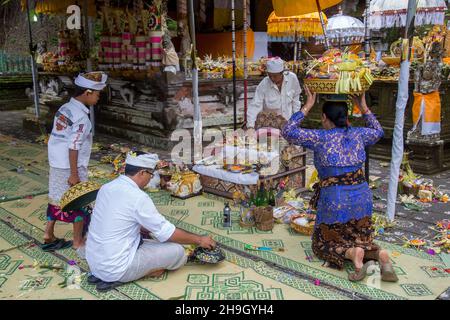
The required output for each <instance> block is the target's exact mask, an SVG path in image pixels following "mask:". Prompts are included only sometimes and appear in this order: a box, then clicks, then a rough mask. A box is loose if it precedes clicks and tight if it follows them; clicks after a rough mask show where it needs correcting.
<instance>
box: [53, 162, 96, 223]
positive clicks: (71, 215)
mask: <svg viewBox="0 0 450 320" xmlns="http://www.w3.org/2000/svg"><path fill="white" fill-rule="evenodd" d="M78 176H79V177H80V181H81V182H84V181H88V169H87V168H86V167H79V168H78ZM69 177H70V169H59V168H53V167H50V173H49V193H48V200H49V204H48V207H47V220H49V221H54V220H58V221H62V222H66V223H73V222H79V221H84V222H85V225H88V224H89V220H90V214H91V212H92V210H91V208H89V207H86V208H83V209H81V210H72V211H67V212H66V211H61V208H60V207H59V202H60V201H61V198H62V196H63V194H64V193H65V192H66V191H67V190H69V188H70V186H69V184H68V183H67V180H68V179H69Z"/></svg>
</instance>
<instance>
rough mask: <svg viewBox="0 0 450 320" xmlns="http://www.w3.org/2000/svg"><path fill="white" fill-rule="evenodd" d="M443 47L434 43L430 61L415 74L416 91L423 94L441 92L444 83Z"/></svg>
mask: <svg viewBox="0 0 450 320" xmlns="http://www.w3.org/2000/svg"><path fill="white" fill-rule="evenodd" d="M442 55H443V50H442V45H441V43H439V42H434V43H433V45H432V47H431V50H430V53H429V59H428V60H427V61H426V62H425V63H424V64H421V65H419V67H418V68H417V70H416V72H415V73H414V81H415V88H414V91H416V92H420V93H423V94H427V93H431V92H433V91H439V87H440V85H441V81H442V67H443V64H442Z"/></svg>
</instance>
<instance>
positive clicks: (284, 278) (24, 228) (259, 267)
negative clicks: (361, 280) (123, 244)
mask: <svg viewBox="0 0 450 320" xmlns="http://www.w3.org/2000/svg"><path fill="white" fill-rule="evenodd" d="M1 220H3V221H6V222H7V223H10V224H11V225H13V226H14V227H15V228H18V229H19V230H20V231H21V232H24V233H26V234H29V235H31V236H32V235H33V234H36V233H38V234H40V235H43V232H44V231H43V230H42V229H40V228H38V227H36V226H34V225H32V224H31V223H29V222H27V221H26V220H24V219H22V218H19V217H17V216H16V215H15V214H14V213H11V212H9V211H8V210H6V209H4V208H0V222H1ZM3 224H5V223H4V222H3ZM0 234H1V235H2V237H3V233H0ZM6 240H7V239H6ZM7 241H8V240H7ZM8 242H10V243H11V241H8ZM16 243H17V242H16ZM19 243H20V242H18V243H17V244H19ZM35 249H36V248H35ZM36 250H37V251H38V252H42V251H41V250H40V249H36ZM58 252H59V253H60V255H61V256H62V257H64V259H65V260H66V262H67V261H69V260H78V258H77V254H76V252H75V251H74V250H72V249H64V250H60V251H58ZM224 252H225V255H226V259H227V261H229V262H231V263H233V264H235V265H238V266H240V267H243V268H251V269H253V270H254V271H255V272H257V273H258V274H260V275H261V276H264V277H267V278H269V279H272V280H276V281H278V282H281V283H283V284H285V285H287V286H290V287H292V288H294V289H296V290H299V291H300V292H303V293H306V294H309V295H311V296H313V297H316V298H319V299H330V300H331V299H333V300H346V299H348V298H347V297H345V296H343V295H341V294H339V293H338V292H335V291H333V290H329V289H327V288H324V287H321V286H316V285H314V284H313V283H311V282H310V281H308V280H305V279H301V278H298V277H294V276H292V275H289V274H287V273H283V272H280V271H278V270H276V269H273V268H270V267H269V266H267V265H266V264H265V263H258V262H255V261H253V260H251V259H246V258H244V257H242V256H241V255H238V254H236V253H234V252H231V251H227V250H224ZM42 253H44V252H42ZM38 260H39V259H38ZM80 267H81V268H82V269H84V270H88V266H87V263H86V262H85V261H82V262H81V263H80ZM86 285H87V286H88V287H87V288H88V289H89V288H90V287H89V285H88V284H86ZM91 287H93V286H91ZM90 289H91V290H94V291H96V290H95V287H94V288H90ZM115 290H118V291H119V292H121V293H123V294H124V295H126V296H128V297H130V298H132V299H139V300H140V299H147V300H149V299H150V300H152V299H160V298H159V297H158V296H157V295H156V294H154V293H152V292H150V291H149V290H147V289H146V288H144V287H141V286H139V285H137V284H136V283H134V282H133V283H130V284H127V285H124V286H120V287H118V288H116V289H115ZM142 291H143V292H142Z"/></svg>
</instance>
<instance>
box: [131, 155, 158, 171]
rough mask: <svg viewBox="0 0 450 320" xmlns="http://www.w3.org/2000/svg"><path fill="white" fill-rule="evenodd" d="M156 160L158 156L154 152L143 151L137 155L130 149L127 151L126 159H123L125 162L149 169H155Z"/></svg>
mask: <svg viewBox="0 0 450 320" xmlns="http://www.w3.org/2000/svg"><path fill="white" fill-rule="evenodd" d="M158 162H159V157H158V155H157V154H155V153H145V154H141V155H139V156H138V155H136V153H134V152H132V151H130V152H128V154H127V159H126V160H125V163H126V164H130V165H132V166H135V167H140V168H149V169H155V168H156V165H157V163H158Z"/></svg>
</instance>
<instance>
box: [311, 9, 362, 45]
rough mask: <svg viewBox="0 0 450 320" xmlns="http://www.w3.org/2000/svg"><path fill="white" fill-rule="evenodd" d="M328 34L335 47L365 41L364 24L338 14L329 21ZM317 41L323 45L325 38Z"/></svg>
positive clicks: (320, 37) (318, 37)
mask: <svg viewBox="0 0 450 320" xmlns="http://www.w3.org/2000/svg"><path fill="white" fill-rule="evenodd" d="M326 33H327V37H328V40H329V42H331V43H332V44H334V45H349V44H355V43H362V42H363V41H364V33H365V29H364V23H363V22H362V21H361V20H359V19H357V18H354V17H350V16H345V15H343V14H337V15H335V16H332V17H331V18H329V19H328V24H327V28H326ZM316 39H317V40H318V41H319V42H321V43H323V42H324V38H323V36H317V37H316Z"/></svg>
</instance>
